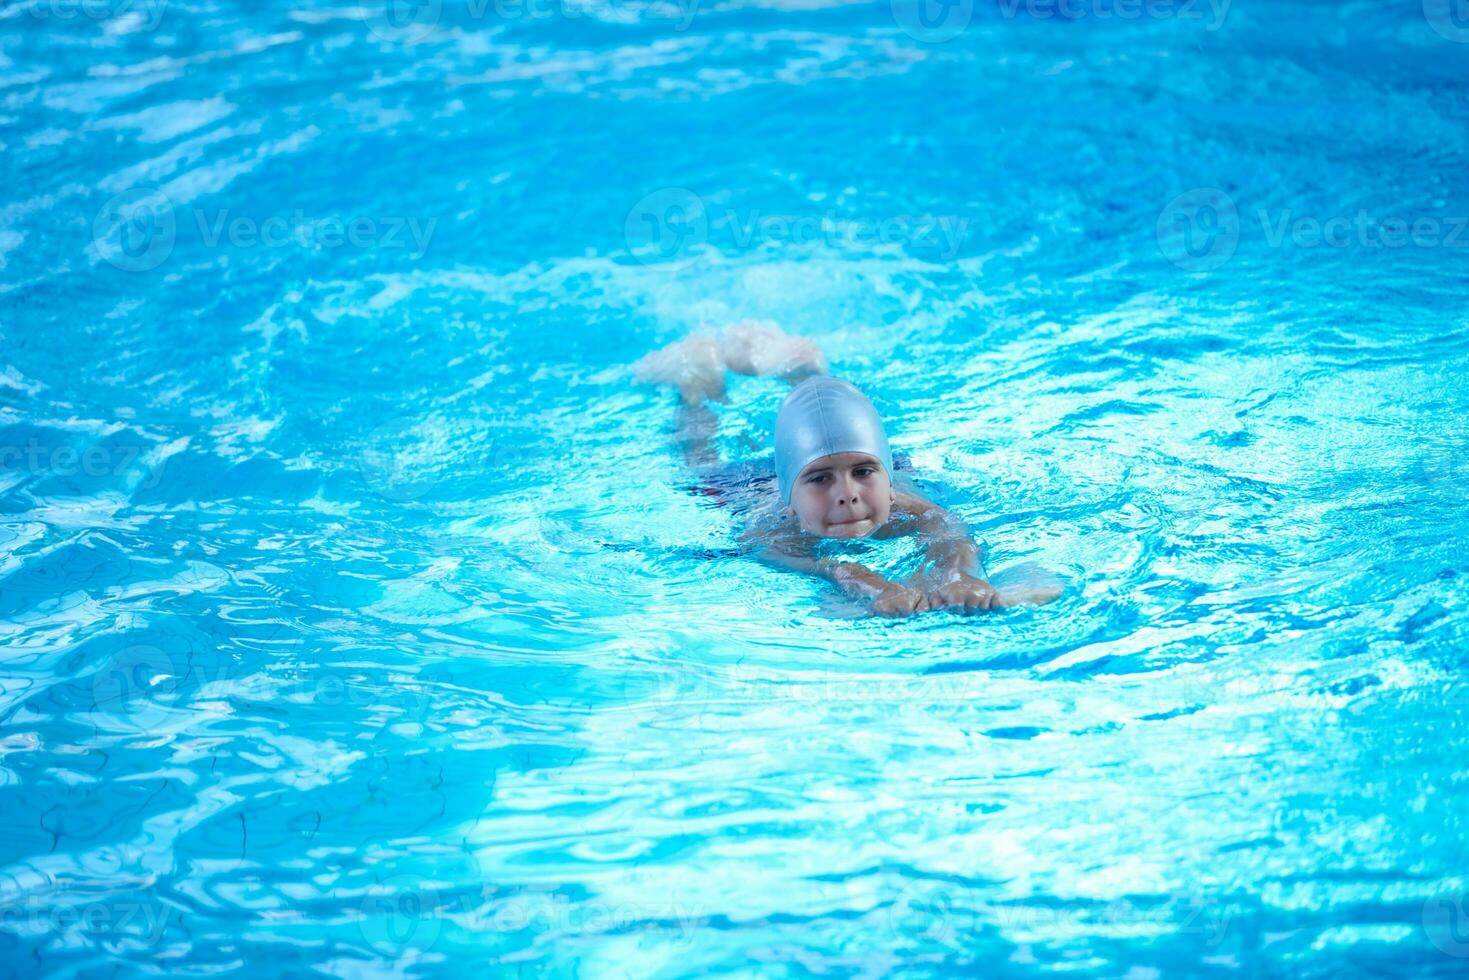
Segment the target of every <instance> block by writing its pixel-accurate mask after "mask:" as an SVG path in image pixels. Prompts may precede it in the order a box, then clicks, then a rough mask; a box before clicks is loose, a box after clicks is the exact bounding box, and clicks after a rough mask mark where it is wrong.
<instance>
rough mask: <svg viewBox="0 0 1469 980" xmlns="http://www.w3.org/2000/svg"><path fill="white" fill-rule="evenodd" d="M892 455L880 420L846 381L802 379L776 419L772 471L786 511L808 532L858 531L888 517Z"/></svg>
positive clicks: (839, 534) (851, 534)
mask: <svg viewBox="0 0 1469 980" xmlns="http://www.w3.org/2000/svg"><path fill="white" fill-rule="evenodd" d="M892 472H893V460H892V454H891V453H890V452H889V450H888V440H887V434H886V433H885V432H883V428H882V420H881V419H879V418H878V417H877V409H875V408H873V407H872V402H870V401H869V400H868V399H867V396H866V395H864V394H862V392H860V391H858V390H857V389H856V388H855V387H853V386H852V385H850V384H848V383H847V382H845V381H839V380H838V379H836V378H831V377H825V376H821V377H815V378H808V379H806V380H805V381H803V382H801V383H800V384H798V385H796V387H794V388H792V389H791V393H790V394H789V395H787V396H786V400H785V402H784V403H783V404H782V405H781V406H780V413H779V414H778V415H777V416H776V418H775V476H776V482H777V483H778V484H779V485H780V497H781V500H782V501H783V502H784V503H785V504H786V505H787V507H786V512H787V514H789V515H790V516H792V517H793V518H795V519H796V520H799V521H800V523H801V527H802V528H803V529H805V530H806V531H808V532H809V533H811V534H816V535H819V536H821V537H825V538H860V537H865V536H866V535H868V534H871V533H872V532H873V531H875V530H876V529H877V528H879V527H881V526H882V525H883V524H885V523H887V519H888V514H889V513H890V512H891V510H892V506H893V503H894V495H893V488H892Z"/></svg>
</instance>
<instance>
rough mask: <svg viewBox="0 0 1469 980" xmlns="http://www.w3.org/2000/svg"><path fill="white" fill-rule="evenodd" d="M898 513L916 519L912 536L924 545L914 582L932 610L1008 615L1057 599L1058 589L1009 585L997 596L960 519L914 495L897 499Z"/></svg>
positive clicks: (1051, 586) (964, 524) (1057, 587)
mask: <svg viewBox="0 0 1469 980" xmlns="http://www.w3.org/2000/svg"><path fill="white" fill-rule="evenodd" d="M898 508H902V509H903V511H904V512H905V513H909V514H912V515H913V516H914V517H915V520H914V522H913V523H914V525H915V527H914V528H913V530H914V532H915V533H918V534H921V535H924V536H925V537H926V538H927V539H928V540H927V542H926V544H925V547H924V552H923V558H924V560H923V567H922V568H921V569H920V570H919V571H918V573H917V574H916V575H915V576H914V578H915V579H917V580H919V581H921V582H923V583H924V585H923V586H922V587H923V588H925V589H926V590H927V591H928V602H929V606H930V608H933V609H941V608H948V607H955V608H958V609H959V610H960V611H969V610H976V609H1007V608H1010V607H1012V606H1021V605H1031V604H1037V605H1038V604H1042V603H1046V602H1050V601H1051V600H1052V599H1055V598H1056V597H1057V596H1059V595H1060V594H1061V590H1060V588H1059V586H1056V585H1048V584H1041V585H1030V586H1020V587H1017V586H1015V585H1013V584H1012V585H1010V586H1007V587H1006V588H1005V590H1004V591H1003V592H1002V591H997V590H996V589H995V587H994V586H992V585H990V583H989V579H988V578H986V576H985V574H984V569H983V567H982V566H981V564H980V560H979V558H980V548H979V545H978V544H977V543H975V541H974V539H973V537H972V536H971V535H970V533H969V525H968V524H966V523H965V522H964V520H963V519H962V518H960V517H959V516H958V515H956V514H953V513H950V512H949V511H946V510H944V509H943V508H942V507H940V506H939V505H938V504H935V503H933V502H932V501H929V500H924V499H923V498H922V497H919V496H917V495H915V494H908V493H899V494H898V502H897V505H896V506H895V508H894V509H895V510H896V509H898Z"/></svg>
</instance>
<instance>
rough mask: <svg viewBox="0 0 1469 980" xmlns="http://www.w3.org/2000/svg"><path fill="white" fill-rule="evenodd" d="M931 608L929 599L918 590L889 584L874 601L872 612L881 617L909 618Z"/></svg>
mask: <svg viewBox="0 0 1469 980" xmlns="http://www.w3.org/2000/svg"><path fill="white" fill-rule="evenodd" d="M928 608H929V597H928V596H926V595H924V594H923V593H922V592H920V591H918V590H917V589H910V588H908V587H907V586H904V585H894V584H892V583H889V584H888V585H887V586H886V587H884V588H883V590H882V591H881V592H879V593H878V594H877V598H875V599H873V600H872V611H873V612H875V613H877V614H878V615H879V616H907V615H909V614H911V613H917V612H923V611H924V610H925V609H928Z"/></svg>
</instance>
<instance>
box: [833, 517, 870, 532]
mask: <svg viewBox="0 0 1469 980" xmlns="http://www.w3.org/2000/svg"><path fill="white" fill-rule="evenodd" d="M866 523H867V518H865V517H863V518H860V519H858V520H855V521H841V522H839V523H837V524H828V525H827V528H828V529H829V530H832V531H851V530H856V529H857V527H859V526H860V525H862V524H866Z"/></svg>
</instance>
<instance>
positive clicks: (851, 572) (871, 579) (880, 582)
mask: <svg viewBox="0 0 1469 980" xmlns="http://www.w3.org/2000/svg"><path fill="white" fill-rule="evenodd" d="M740 544H741V546H742V548H743V549H744V550H745V551H746V552H747V553H749V554H753V555H754V557H755V558H757V559H758V560H760V561H763V562H765V563H767V564H770V565H774V566H775V567H777V568H784V569H788V570H790V571H793V572H801V573H804V574H807V575H815V576H817V577H819V578H823V579H825V580H826V581H828V582H832V583H834V584H835V585H836V586H837V587H838V588H840V589H841V590H842V591H843V592H845V593H847V594H848V595H851V596H856V597H858V598H862V599H871V600H872V611H873V612H875V613H878V614H879V615H884V616H902V615H906V614H908V613H916V612H923V611H924V610H925V609H928V608H929V601H930V599H929V596H928V595H927V594H925V593H924V592H923V591H922V590H921V589H915V588H911V587H909V586H906V585H902V584H899V583H897V582H889V581H888V580H887V579H885V578H883V577H882V576H881V575H879V574H877V573H876V572H874V571H873V570H872V569H870V568H868V567H867V566H865V565H859V564H858V563H856V562H844V561H832V560H830V559H825V558H814V557H811V556H810V555H803V554H801V553H800V548H799V547H798V546H793V545H792V544H791V543H790V542H784V541H782V540H781V539H780V537H779V536H778V535H769V534H762V533H760V532H759V531H755V530H751V531H748V532H746V533H745V534H743V535H741V536H740Z"/></svg>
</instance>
